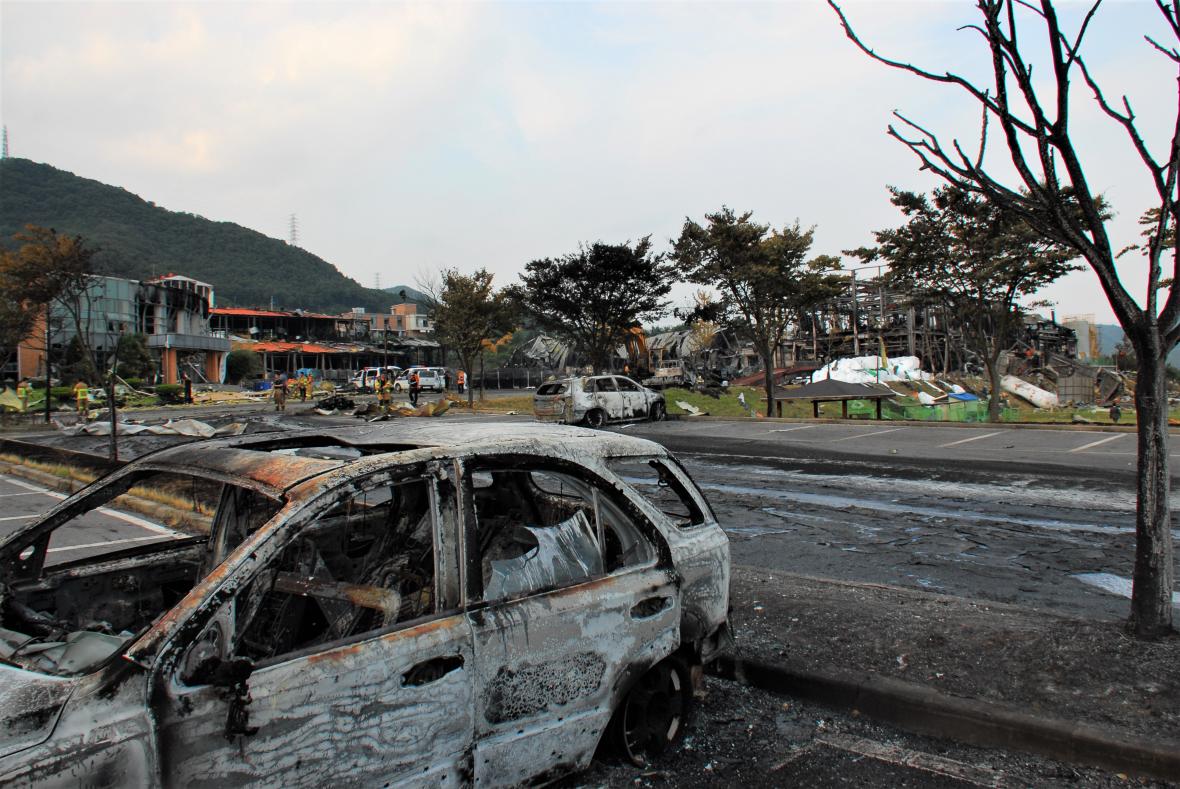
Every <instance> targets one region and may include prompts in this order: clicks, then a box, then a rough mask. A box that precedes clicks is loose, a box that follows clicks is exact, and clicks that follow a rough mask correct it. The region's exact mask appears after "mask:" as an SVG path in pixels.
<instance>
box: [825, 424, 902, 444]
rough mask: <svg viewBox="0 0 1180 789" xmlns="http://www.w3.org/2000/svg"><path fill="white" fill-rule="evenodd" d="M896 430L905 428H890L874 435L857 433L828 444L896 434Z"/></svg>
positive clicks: (835, 439)
mask: <svg viewBox="0 0 1180 789" xmlns="http://www.w3.org/2000/svg"><path fill="white" fill-rule="evenodd" d="M898 430H905V428H904V427H894V428H890V429H889V430H878V431H876V432H875V433H858V434H857V435H855V436H844V438H833V439H832V440H831V441H829V442H828V443H829V444H835V443H837V442H839V441H852V440H853V439H857V438H869V437H870V436H883V435H885V434H886V433H896V432H897V431H898Z"/></svg>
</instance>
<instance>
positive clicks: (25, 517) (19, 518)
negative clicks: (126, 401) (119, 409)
mask: <svg viewBox="0 0 1180 789" xmlns="http://www.w3.org/2000/svg"><path fill="white" fill-rule="evenodd" d="M115 405H118V403H115ZM38 517H40V516H39V515H11V516H9V517H7V518H0V521H27V520H32V519H33V518H38Z"/></svg>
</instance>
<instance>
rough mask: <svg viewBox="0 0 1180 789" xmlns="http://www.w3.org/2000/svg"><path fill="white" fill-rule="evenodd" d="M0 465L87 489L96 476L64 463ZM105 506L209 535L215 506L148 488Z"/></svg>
mask: <svg viewBox="0 0 1180 789" xmlns="http://www.w3.org/2000/svg"><path fill="white" fill-rule="evenodd" d="M0 463H7V464H9V465H11V466H21V467H24V468H26V469H29V470H31V471H35V472H39V473H41V474H46V475H49V476H52V477H55V478H57V479H61V480H65V481H68V482H75V483H79V484H80V485H89V484H90V483H91V482H94V480H96V479H98V475H97V474H95V473H94V472H92V471H89V470H87V469H81V468H77V467H75V466H69V465H66V464H63V463H47V462H45V461H42V460H34V459H32V458H25V457H20V456H19V455H12V454H5V453H0ZM105 506H108V507H111V508H112V509H116V510H125V511H127V512H133V513H136V514H138V515H143V516H146V517H148V518H150V519H152V520H154V521H157V522H158V523H160V525H163V526H168V527H171V528H174V529H180V530H182V531H186V532H191V533H197V534H208V533H209V529H210V528H211V526H212V524H213V515H214V514H215V512H216V502H213V503H210V502H208V501H204V500H201V499H194V498H193V497H191V496H184V495H180V494H177V493H176V492H174V491H173V490H169V489H168V488H167V487H161V486H156V485H151V484H145V485H135V486H133V487H132V488H131V489H130V490H128V491H127V492H126V493H123V494H121V495H119V496H116V497H115V498H114V499H112V500H111V501H110V502H108V503H107V504H106V505H105Z"/></svg>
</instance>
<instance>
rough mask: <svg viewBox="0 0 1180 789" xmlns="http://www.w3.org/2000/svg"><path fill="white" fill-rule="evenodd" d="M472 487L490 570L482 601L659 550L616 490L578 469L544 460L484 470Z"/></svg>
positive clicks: (612, 568) (589, 574) (577, 579)
mask: <svg viewBox="0 0 1180 789" xmlns="http://www.w3.org/2000/svg"><path fill="white" fill-rule="evenodd" d="M471 489H472V496H473V499H474V503H475V511H476V518H477V521H478V528H477V540H478V550H479V558H480V568H481V574H482V597H480V598H478V600H476V601H477V602H478V601H482V602H495V601H499V600H505V599H510V598H513V597H519V596H522V595H527V594H533V593H535V592H540V591H544V590H547V589H555V588H560V587H563V586H570V585H573V584H576V583H581V582H583V581H587V580H590V579H592V578H596V577H599V576H601V575H603V574H604V573H613V572H616V571H618V570H620V569H622V568H625V567H630V566H634V565H639V564H645V563H647V562H648V561H650V560H651V559H652V558H653V557H654V555H655V551H654V549H653V547H652V545H651V543H650V542H649V541H648V538H647V537H645V536H644V535H643V534H642V533H641V532H640V530H639V529H638V528H636V526H635V523H634V522H633V521H632V519H631V518H630V517H629V516H628V515H627V514H626V512H625V511H624V509H623V508H622V507H620V506H619V504H618V503H617V502H616V501H614V499H613V497H612V496H610V495H609V494H608V493H607V492H606V491H605V490H603V489H601V488H599V487H598V486H595V485H593V484H591V483H590V482H587V481H585V480H582V479H579V478H577V477H575V476H572V475H570V474H567V473H563V472H559V471H554V470H549V469H545V468H544V467H537V468H532V469H530V468H527V467H525V468H520V467H515V468H494V469H488V470H486V471H484V470H477V471H475V472H473V473H472V474H471ZM473 592H474V590H473Z"/></svg>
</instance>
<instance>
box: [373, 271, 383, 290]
mask: <svg viewBox="0 0 1180 789" xmlns="http://www.w3.org/2000/svg"><path fill="white" fill-rule="evenodd" d="M373 289H374V290H381V272H380V271H378V272H377V273H376V274H374V275H373Z"/></svg>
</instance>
